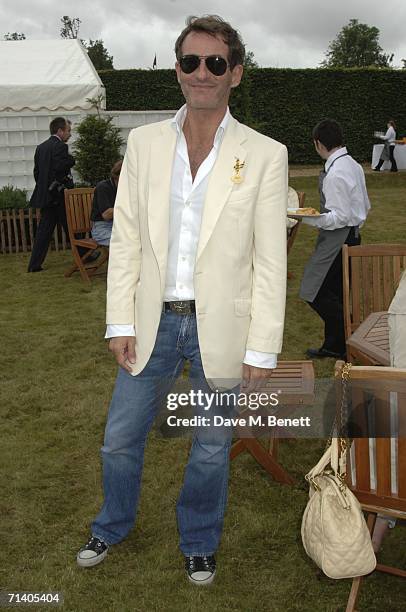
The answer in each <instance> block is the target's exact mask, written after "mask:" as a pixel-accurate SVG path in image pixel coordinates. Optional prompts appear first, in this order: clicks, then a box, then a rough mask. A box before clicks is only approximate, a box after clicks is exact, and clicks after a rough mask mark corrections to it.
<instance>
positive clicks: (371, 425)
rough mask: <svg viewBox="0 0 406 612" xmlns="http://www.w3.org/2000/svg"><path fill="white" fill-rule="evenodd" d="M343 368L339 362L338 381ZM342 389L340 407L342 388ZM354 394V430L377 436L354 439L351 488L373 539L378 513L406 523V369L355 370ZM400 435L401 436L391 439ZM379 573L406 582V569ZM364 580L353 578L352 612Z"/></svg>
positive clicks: (349, 471) (351, 388)
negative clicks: (398, 577) (400, 578)
mask: <svg viewBox="0 0 406 612" xmlns="http://www.w3.org/2000/svg"><path fill="white" fill-rule="evenodd" d="M343 365H344V364H343V362H342V361H339V362H337V363H336V368H335V375H336V377H337V380H338V381H339V380H341V372H342V367H343ZM338 389H339V393H338V401H337V403H338V405H339V406H340V405H341V397H340V395H341V394H342V385H341V384H338ZM348 389H349V394H350V395H349V398H348V399H351V404H352V409H353V411H352V413H351V419H350V420H351V422H352V426H353V427H354V425H355V426H356V427H359V428H360V430H363V431H364V432H366V433H367V434H368V432H369V431H371V432H374V434H375V437H374V438H368V437H367V436H365V437H362V438H361V437H356V438H354V439H353V442H352V445H351V449H350V450H349V451H348V456H347V484H348V486H349V487H350V489H351V490H352V491H353V493H354V495H356V497H357V499H358V501H359V502H360V504H361V507H362V509H363V510H364V512H365V513H366V514H367V524H368V528H369V531H370V533H371V536H372V533H373V530H374V526H375V521H376V517H377V514H378V513H379V514H381V515H383V516H385V517H386V516H388V517H392V518H394V519H403V520H405V519H406V369H396V368H389V367H380V366H353V367H352V368H351V369H350V373H349V381H348ZM360 430H359V431H360ZM394 430H395V433H396V437H392V438H391V436H392V435H393V433H394ZM358 435H359V434H358ZM379 435H380V436H381V437H378V436H379ZM384 436H385V437H384ZM395 529H396V527H395ZM376 571H380V572H385V573H389V574H393V575H395V576H400V577H402V578H406V567H405V568H404V569H400V568H398V567H393V566H390V565H383V564H381V563H378V564H377V566H376ZM362 580H363V578H362V577H357V578H354V579H353V582H352V588H351V592H350V595H349V599H348V603H347V608H346V612H353V611H354V610H355V606H356V602H357V598H358V594H359V589H360V586H361V581H362Z"/></svg>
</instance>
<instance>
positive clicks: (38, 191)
mask: <svg viewBox="0 0 406 612" xmlns="http://www.w3.org/2000/svg"><path fill="white" fill-rule="evenodd" d="M49 131H50V133H51V136H50V137H49V138H48V140H46V141H45V142H42V143H41V144H40V145H38V147H37V148H36V150H35V156H34V178H35V183H36V185H35V189H34V192H33V194H32V196H31V200H30V205H31V206H32V207H33V208H40V209H41V220H40V222H39V225H38V228H37V233H36V236H35V242H34V246H33V249H32V253H31V259H30V263H29V264H28V272H41V270H42V263H43V261H44V259H45V257H46V254H47V251H48V247H49V243H50V241H51V237H52V234H53V231H54V229H55V226H56V224H57V223H59V224H60V225H62V227H63V229H64V230H65V233H66V235H67V234H68V226H67V221H66V212H65V204H64V195H63V190H64V188H65V187H67V188H72V187H73V180H72V177H71V174H70V171H71V168H72V167H73V166H74V164H75V160H74V158H73V157H72V155H70V154H69V150H68V145H67V144H66V143H67V141H68V140H69V138H70V136H71V123H70V121H67V120H66V119H65V118H64V117H55V119H53V120H52V121H51V123H50V124H49Z"/></svg>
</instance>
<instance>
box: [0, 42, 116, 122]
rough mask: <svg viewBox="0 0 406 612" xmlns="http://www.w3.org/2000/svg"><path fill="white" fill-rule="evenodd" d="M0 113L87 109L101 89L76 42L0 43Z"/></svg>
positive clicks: (80, 47) (87, 59)
mask: <svg viewBox="0 0 406 612" xmlns="http://www.w3.org/2000/svg"><path fill="white" fill-rule="evenodd" d="M0 65H1V71H0V112H2V111H7V110H12V111H22V110H30V111H38V110H41V109H46V110H50V111H55V110H61V111H62V110H65V111H70V110H77V109H82V110H86V109H90V108H91V107H92V104H91V102H89V101H87V100H88V99H89V98H97V97H98V96H103V98H104V99H105V90H104V87H103V84H102V82H101V80H100V78H99V75H98V74H97V72H96V70H95V68H94V66H93V64H92V62H91V61H90V60H89V57H88V55H87V52H86V49H85V48H84V47H83V45H82V44H81V43H80V42H79V41H78V40H62V39H61V40H32V41H31V40H18V41H1V42H0Z"/></svg>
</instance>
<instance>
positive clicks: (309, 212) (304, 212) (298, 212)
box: [288, 206, 320, 219]
mask: <svg viewBox="0 0 406 612" xmlns="http://www.w3.org/2000/svg"><path fill="white" fill-rule="evenodd" d="M288 217H291V218H292V219H303V217H320V213H319V211H318V210H316V209H315V208H312V207H311V206H305V207H303V208H288Z"/></svg>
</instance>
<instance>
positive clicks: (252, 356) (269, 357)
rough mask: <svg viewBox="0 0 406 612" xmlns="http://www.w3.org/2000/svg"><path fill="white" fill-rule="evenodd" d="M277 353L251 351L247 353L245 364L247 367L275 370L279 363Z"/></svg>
mask: <svg viewBox="0 0 406 612" xmlns="http://www.w3.org/2000/svg"><path fill="white" fill-rule="evenodd" d="M277 357H278V356H277V354H276V353H263V352H262V351H251V350H247V351H246V352H245V357H244V363H246V364H247V365H251V366H255V367H256V368H267V369H269V370H273V369H274V368H276V362H277Z"/></svg>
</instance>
